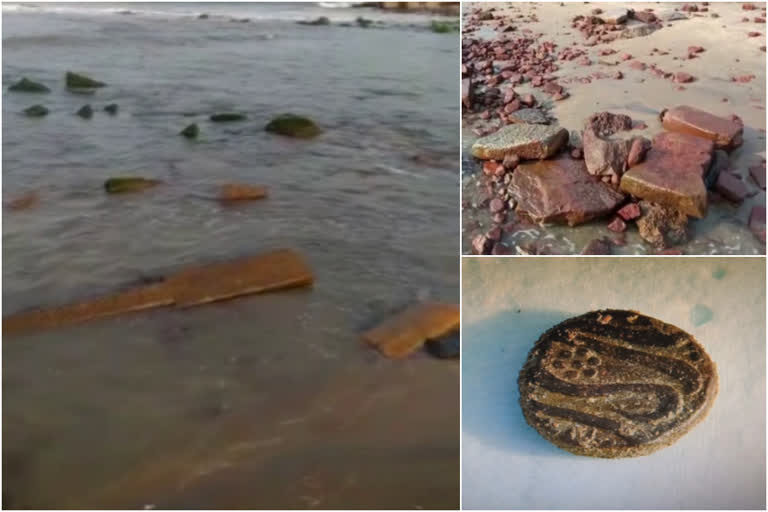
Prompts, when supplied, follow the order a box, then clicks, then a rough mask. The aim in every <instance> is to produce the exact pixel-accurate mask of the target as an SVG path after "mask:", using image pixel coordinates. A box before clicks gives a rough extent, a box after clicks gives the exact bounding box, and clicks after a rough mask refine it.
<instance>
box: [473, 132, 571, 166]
mask: <svg viewBox="0 0 768 512" xmlns="http://www.w3.org/2000/svg"><path fill="white" fill-rule="evenodd" d="M566 142H568V130H566V129H565V128H561V127H559V126H547V125H539V124H511V125H507V126H505V127H503V128H501V129H500V130H498V131H497V132H495V133H492V134H491V135H487V136H485V137H481V138H479V139H477V141H475V143H474V144H473V145H472V155H473V156H474V157H475V158H479V159H481V160H503V159H504V157H505V156H507V155H517V156H518V157H520V158H522V159H526V160H534V159H537V160H543V159H545V158H549V157H551V156H552V155H554V154H555V153H557V152H558V151H559V150H560V148H562V147H563V146H564V145H565V143H566Z"/></svg>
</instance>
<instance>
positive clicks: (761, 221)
mask: <svg viewBox="0 0 768 512" xmlns="http://www.w3.org/2000/svg"><path fill="white" fill-rule="evenodd" d="M749 229H750V231H752V233H753V234H754V235H755V236H756V237H757V238H758V240H760V241H761V242H763V243H765V205H761V206H753V207H752V211H751V212H749Z"/></svg>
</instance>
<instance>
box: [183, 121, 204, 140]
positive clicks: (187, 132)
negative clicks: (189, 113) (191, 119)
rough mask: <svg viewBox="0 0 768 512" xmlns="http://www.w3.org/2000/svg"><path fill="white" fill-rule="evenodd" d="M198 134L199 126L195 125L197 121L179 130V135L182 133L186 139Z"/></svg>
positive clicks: (195, 136) (193, 137)
mask: <svg viewBox="0 0 768 512" xmlns="http://www.w3.org/2000/svg"><path fill="white" fill-rule="evenodd" d="M199 134H200V128H199V127H198V126H197V123H192V124H191V125H189V126H187V127H186V128H184V129H183V130H181V132H179V135H183V136H185V137H186V138H188V139H196V138H197V136H198V135H199Z"/></svg>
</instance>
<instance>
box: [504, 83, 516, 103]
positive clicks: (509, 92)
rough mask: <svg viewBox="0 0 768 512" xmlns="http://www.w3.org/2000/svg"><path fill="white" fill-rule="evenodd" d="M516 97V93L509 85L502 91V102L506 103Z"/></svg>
mask: <svg viewBox="0 0 768 512" xmlns="http://www.w3.org/2000/svg"><path fill="white" fill-rule="evenodd" d="M516 97H517V93H516V92H515V90H514V89H513V88H511V87H510V88H509V89H507V90H506V92H505V93H504V104H505V105H506V104H507V103H510V102H512V101H513V100H514V99H515V98H516Z"/></svg>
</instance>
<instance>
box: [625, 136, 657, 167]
mask: <svg viewBox="0 0 768 512" xmlns="http://www.w3.org/2000/svg"><path fill="white" fill-rule="evenodd" d="M650 147H651V143H650V141H649V140H648V139H646V138H644V137H635V138H634V139H633V140H632V145H631V146H630V148H629V156H627V167H628V168H632V167H634V166H636V165H637V164H639V163H640V162H642V161H643V158H644V157H645V153H646V151H648V149H650Z"/></svg>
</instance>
